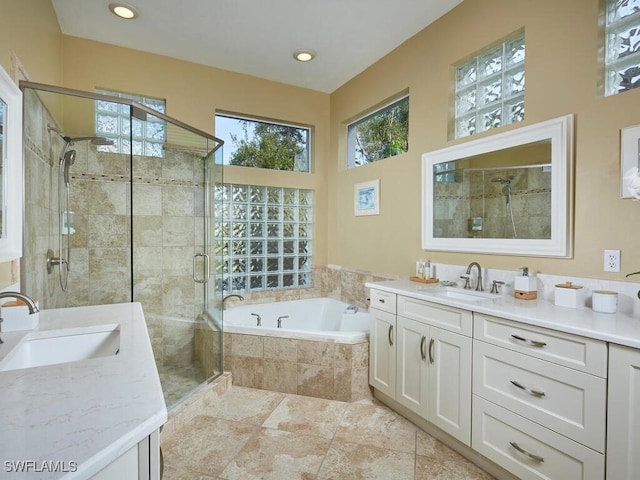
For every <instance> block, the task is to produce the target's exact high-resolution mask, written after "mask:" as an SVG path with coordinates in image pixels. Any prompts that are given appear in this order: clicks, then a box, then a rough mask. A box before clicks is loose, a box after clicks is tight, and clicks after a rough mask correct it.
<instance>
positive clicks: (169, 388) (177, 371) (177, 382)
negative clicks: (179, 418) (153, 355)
mask: <svg viewBox="0 0 640 480" xmlns="http://www.w3.org/2000/svg"><path fill="white" fill-rule="evenodd" d="M158 376H159V377H160V383H161V384H162V392H163V393H164V402H165V403H166V404H167V407H168V408H171V407H172V406H173V405H174V404H176V403H178V402H179V401H180V400H181V399H182V398H184V397H185V396H186V395H189V394H190V393H191V392H193V390H194V389H195V388H197V387H198V386H199V385H201V384H202V383H203V382H204V381H205V380H206V378H204V376H203V375H202V368H201V367H200V365H199V364H198V363H192V364H178V365H161V366H158Z"/></svg>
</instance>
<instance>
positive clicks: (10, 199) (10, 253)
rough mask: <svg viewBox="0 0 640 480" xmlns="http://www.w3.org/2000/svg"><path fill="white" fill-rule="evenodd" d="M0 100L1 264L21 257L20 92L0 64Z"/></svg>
mask: <svg viewBox="0 0 640 480" xmlns="http://www.w3.org/2000/svg"><path fill="white" fill-rule="evenodd" d="M0 99H1V100H2V101H3V102H4V103H5V104H6V105H7V108H6V111H5V114H4V126H3V141H4V145H5V146H4V149H5V152H6V158H5V159H4V160H3V161H4V162H5V163H4V165H2V167H3V168H2V192H3V195H2V197H3V198H1V199H0V201H4V202H5V205H4V213H5V215H6V217H7V218H6V221H5V223H4V225H5V227H6V230H7V231H6V234H4V233H3V236H2V238H0V262H9V261H11V260H15V259H17V258H20V257H21V256H22V187H23V185H22V183H23V181H22V92H21V91H20V89H19V88H18V87H17V85H16V84H15V83H13V81H12V80H11V77H9V75H8V74H7V72H5V70H4V69H3V68H2V66H1V65H0Z"/></svg>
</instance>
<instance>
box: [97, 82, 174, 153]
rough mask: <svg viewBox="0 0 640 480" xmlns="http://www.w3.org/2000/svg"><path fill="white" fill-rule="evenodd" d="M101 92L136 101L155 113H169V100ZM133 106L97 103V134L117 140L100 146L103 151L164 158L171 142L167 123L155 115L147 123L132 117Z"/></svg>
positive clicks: (99, 91) (149, 116)
mask: <svg viewBox="0 0 640 480" xmlns="http://www.w3.org/2000/svg"><path fill="white" fill-rule="evenodd" d="M97 92H98V93H101V94H104V95H111V96H113V97H119V98H126V99H129V100H134V101H136V102H138V103H140V104H141V105H144V106H146V107H149V108H152V109H153V110H155V111H157V112H160V113H166V111H165V110H166V107H165V101H164V100H162V99H159V98H150V97H143V96H139V95H130V94H127V93H122V92H112V91H108V90H98V91H97ZM130 111H131V107H130V106H129V105H124V104H122V103H116V102H105V101H104V100H96V135H99V136H101V137H106V138H108V139H110V140H113V145H110V146H100V147H98V149H99V150H100V151H106V152H113V153H129V152H132V153H133V154H134V155H144V156H147V157H164V149H163V147H164V144H165V141H166V139H167V127H166V122H165V121H164V120H161V119H159V118H157V117H154V116H152V115H148V116H147V117H148V118H147V120H146V121H145V120H140V119H138V118H135V117H133V116H131V114H130Z"/></svg>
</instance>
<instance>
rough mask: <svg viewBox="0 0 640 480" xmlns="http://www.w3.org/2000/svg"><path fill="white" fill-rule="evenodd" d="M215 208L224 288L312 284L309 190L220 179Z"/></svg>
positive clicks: (218, 277) (219, 271)
mask: <svg viewBox="0 0 640 480" xmlns="http://www.w3.org/2000/svg"><path fill="white" fill-rule="evenodd" d="M215 209H216V212H215V219H216V220H215V222H216V223H215V232H214V236H215V241H214V242H215V254H216V256H217V257H218V258H223V261H222V262H220V263H219V264H218V266H217V269H216V282H217V285H218V288H219V289H221V290H222V292H223V293H227V292H255V291H260V290H270V289H277V288H302V287H310V286H311V264H312V261H311V260H312V258H311V253H312V249H311V247H312V241H313V236H312V233H313V228H312V227H313V191H311V190H299V189H295V188H281V187H264V186H259V185H231V184H223V185H218V186H216V188H215Z"/></svg>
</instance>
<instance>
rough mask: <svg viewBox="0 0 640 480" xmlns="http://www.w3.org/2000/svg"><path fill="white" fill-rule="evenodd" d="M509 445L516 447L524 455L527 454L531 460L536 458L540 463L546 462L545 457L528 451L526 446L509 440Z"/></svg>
mask: <svg viewBox="0 0 640 480" xmlns="http://www.w3.org/2000/svg"><path fill="white" fill-rule="evenodd" d="M509 445H511V446H512V447H513V448H515V449H516V450H517V451H519V452H520V453H522V454H523V455H526V456H527V457H529V458H530V459H531V460H535V461H536V462H538V463H544V457H541V456H540V455H534V454H533V453H529V452H527V451H526V450H525V449H524V448H522V447H521V446H520V445H518V444H517V443H516V442H509Z"/></svg>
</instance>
